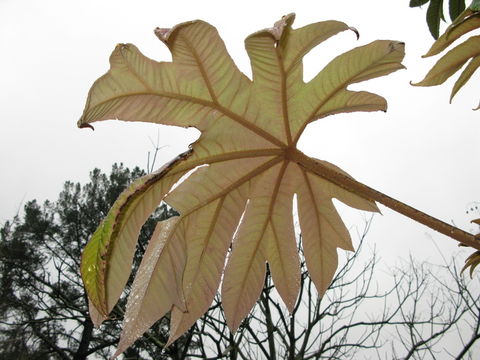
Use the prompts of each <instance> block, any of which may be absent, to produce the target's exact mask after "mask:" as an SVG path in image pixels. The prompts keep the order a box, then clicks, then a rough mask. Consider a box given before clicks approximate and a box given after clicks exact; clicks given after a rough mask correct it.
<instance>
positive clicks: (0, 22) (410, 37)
mask: <svg viewBox="0 0 480 360" xmlns="http://www.w3.org/2000/svg"><path fill="white" fill-rule="evenodd" d="M290 12H295V13H296V14H297V20H296V22H295V24H294V27H300V26H303V25H306V24H308V23H311V22H316V21H321V20H329V19H336V20H341V21H344V22H346V23H347V24H349V25H350V26H353V27H355V28H357V29H358V30H359V32H360V40H359V41H357V40H355V37H354V35H353V34H348V33H345V34H341V35H339V36H337V37H335V38H334V40H331V41H329V42H328V43H326V44H325V46H324V47H321V48H320V49H318V50H315V51H312V54H311V55H309V56H308V57H307V59H306V77H307V78H309V77H312V76H313V75H314V73H315V71H318V70H319V69H320V68H321V66H323V65H325V64H326V62H327V61H328V60H330V59H331V58H333V57H334V56H336V55H338V54H339V53H340V51H346V50H348V49H351V48H353V47H356V46H359V45H363V44H366V43H368V42H370V41H373V40H376V39H392V40H401V41H404V42H405V43H406V52H407V55H406V59H405V64H406V66H407V70H402V71H399V72H396V73H394V74H392V75H390V76H388V77H386V78H382V79H379V80H375V81H369V82H367V83H361V84H358V85H355V88H356V89H357V88H358V89H364V90H369V91H373V92H375V93H378V94H380V95H382V96H384V97H386V98H387V100H388V102H389V111H388V112H387V113H386V114H384V113H368V114H360V113H353V114H348V115H340V116H333V117H329V118H326V119H323V120H321V121H318V122H316V123H314V124H312V125H311V126H309V127H308V128H307V131H306V133H305V134H304V137H303V138H302V140H301V150H303V151H304V152H306V153H308V154H309V155H312V156H315V157H317V158H321V159H325V160H328V161H331V162H333V163H335V164H336V165H338V166H340V167H342V168H343V169H344V170H346V171H347V172H349V173H350V174H351V175H352V176H354V177H355V178H356V179H358V180H360V181H362V182H364V183H366V184H368V185H370V186H372V187H374V188H376V189H377V190H380V191H383V192H385V193H387V194H389V195H391V196H393V197H395V198H397V199H399V200H402V201H404V202H406V203H408V204H410V205H412V206H415V207H418V208H419V209H421V210H423V211H426V212H428V213H430V214H432V215H434V216H436V217H439V218H440V219H442V220H444V221H447V222H450V221H451V220H453V221H455V223H456V224H457V225H459V226H460V227H462V228H464V229H466V230H469V229H474V226H472V225H470V224H469V220H471V217H470V216H469V215H466V214H465V207H466V205H467V204H468V203H469V202H471V201H475V200H479V199H480V195H479V190H480V187H479V185H478V184H479V183H480V169H479V167H478V159H479V155H480V154H479V152H480V150H479V146H478V134H480V111H479V112H473V111H471V108H473V107H474V106H476V105H477V104H478V100H479V99H478V91H477V90H478V82H479V81H480V79H479V76H478V75H476V76H474V77H473V78H472V80H471V83H470V84H468V85H467V86H466V87H465V89H463V90H462V91H460V93H459V94H458V95H457V98H456V99H455V100H454V102H453V104H451V105H450V104H448V99H449V94H450V89H451V85H452V81H449V82H448V83H447V84H446V85H443V86H441V87H434V88H416V87H412V86H410V85H409V81H411V80H413V81H419V80H420V79H421V78H422V76H423V75H424V74H425V73H426V71H427V70H428V69H429V67H430V66H431V65H432V64H433V61H434V60H430V59H421V55H422V54H423V53H425V52H426V51H427V49H428V47H429V46H430V44H431V43H432V38H431V36H430V34H429V33H428V30H427V27H426V24H425V9H422V10H420V9H410V8H408V1H403V0H402V1H400V0H393V1H385V0H378V1H377V0H371V1H370V0H369V1H357V0H355V1H354V0H344V1H324V0H315V1H296V2H293V1H283V0H282V1H278V0H277V1H270V0H264V1H258V0H256V1H250V0H248V1H235V2H229V1H209V0H203V1H180V0H179V1H150V0H148V1H147V0H139V1H135V2H133V1H125V0H116V1H110V0H108V1H98V0H96V1H91V0H84V1H80V2H78V1H76V2H73V1H65V0H63V1H61V0H44V1H33V0H31V1H27V0H24V1H19V0H0V48H1V49H2V52H1V55H2V56H1V57H0V65H1V66H0V79H1V85H0V105H1V106H0V165H1V185H2V186H1V187H0V203H1V204H2V205H1V207H0V223H3V222H4V221H5V220H7V219H10V218H11V217H12V216H14V215H15V213H16V212H17V211H18V209H19V208H21V206H22V202H24V201H26V200H30V199H33V198H36V199H38V200H40V201H43V200H45V199H56V197H57V195H58V193H59V192H60V190H61V188H62V184H63V183H64V181H65V180H67V179H68V180H74V181H81V182H85V181H87V179H88V172H89V171H90V170H92V169H93V168H94V167H99V168H101V169H102V170H104V171H107V172H108V171H109V170H110V167H111V165H112V163H114V162H124V163H125V164H126V165H128V166H130V167H132V166H135V165H139V166H142V167H144V166H145V164H146V159H147V152H148V151H149V150H152V145H151V142H150V140H149V138H151V139H153V140H155V139H156V138H157V133H158V134H159V135H158V136H159V139H160V145H166V147H165V148H163V149H162V150H161V152H160V159H159V161H158V165H161V164H162V163H163V162H164V161H167V160H168V159H170V158H172V157H173V156H175V154H177V153H179V152H180V151H182V149H184V148H185V147H186V146H187V145H188V144H189V143H190V142H192V141H193V140H194V139H195V137H196V136H197V134H198V133H197V132H196V131H195V130H192V129H191V130H185V129H177V128H171V127H165V126H158V125H152V124H139V123H124V122H102V123H97V124H96V125H95V129H96V130H95V131H94V132H92V131H91V130H88V129H82V130H80V129H78V128H77V127H76V121H77V120H78V118H79V117H80V115H81V112H82V110H83V106H84V103H85V99H86V96H87V92H88V89H89V88H90V86H91V84H92V83H93V81H94V80H96V79H97V78H98V77H99V76H100V75H102V74H103V73H105V72H106V71H107V70H108V57H109V54H110V52H111V51H112V50H113V48H114V46H115V45H116V44H117V43H125V42H132V43H135V44H136V45H137V46H138V47H139V48H140V49H141V51H142V52H143V53H145V54H146V55H148V56H150V57H153V58H155V59H157V60H160V59H162V60H168V59H169V53H168V51H167V49H166V47H165V46H164V45H163V44H162V43H161V42H159V41H158V39H157V38H156V37H155V36H154V35H153V31H152V30H153V29H154V28H155V27H156V26H160V27H170V26H173V25H175V24H177V23H179V22H183V21H187V20H193V19H203V20H206V21H208V22H210V23H211V24H212V25H214V26H216V27H217V28H218V30H219V32H220V35H221V36H222V37H223V39H224V41H225V42H226V45H227V48H228V49H229V51H230V52H231V55H232V57H233V58H234V60H235V61H236V62H237V64H238V66H239V67H240V69H241V70H242V71H244V72H245V73H247V74H249V72H250V70H249V64H248V58H247V56H246V53H245V51H244V48H243V40H244V38H245V37H246V36H248V35H249V34H251V33H252V32H254V31H257V30H259V29H262V28H265V27H269V26H271V25H272V24H273V23H274V22H275V21H276V20H278V19H279V18H280V17H281V16H282V15H284V14H287V13H290ZM475 84H476V85H477V86H475ZM382 212H383V214H384V216H382V217H380V216H378V217H377V218H376V220H375V222H374V225H373V226H372V230H371V233H370V235H369V239H371V241H372V243H373V242H377V244H378V249H379V252H380V255H381V256H382V257H384V258H385V257H386V258H387V259H388V258H389V257H392V258H393V257H396V256H397V255H407V254H408V253H409V252H412V253H415V254H417V255H419V256H420V257H425V258H428V259H432V257H433V258H435V255H434V254H433V253H434V251H432V246H431V245H432V243H431V241H432V240H431V239H433V241H436V242H437V243H439V244H446V245H445V246H443V245H442V249H444V251H446V252H449V251H456V249H457V248H456V245H455V243H454V242H453V241H451V240H448V239H446V238H445V237H443V236H441V235H439V234H437V233H435V232H433V231H431V230H429V229H427V228H425V227H423V226H421V225H417V224H415V223H413V222H412V221H411V220H409V219H407V218H404V217H403V216H401V215H398V214H395V213H393V212H392V211H390V210H388V209H385V208H383V207H382ZM351 213H352V212H351V211H348V215H347V218H348V220H349V223H350V224H354V223H355V222H356V221H358V219H359V215H350V214H351Z"/></svg>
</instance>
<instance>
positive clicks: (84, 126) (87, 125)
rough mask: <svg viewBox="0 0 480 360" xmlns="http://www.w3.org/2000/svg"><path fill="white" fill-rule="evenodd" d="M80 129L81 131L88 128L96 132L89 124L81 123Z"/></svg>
mask: <svg viewBox="0 0 480 360" xmlns="http://www.w3.org/2000/svg"><path fill="white" fill-rule="evenodd" d="M78 127H79V128H80V129H85V128H88V129H92V131H95V128H94V127H93V126H92V125H90V124H87V123H81V122H80V121H79V122H78Z"/></svg>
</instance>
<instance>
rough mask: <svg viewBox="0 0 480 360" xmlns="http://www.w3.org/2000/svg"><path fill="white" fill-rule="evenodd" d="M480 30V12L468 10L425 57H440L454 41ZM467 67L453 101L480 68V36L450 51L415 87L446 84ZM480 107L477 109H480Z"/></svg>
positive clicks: (454, 87) (454, 90)
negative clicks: (438, 55)
mask: <svg viewBox="0 0 480 360" xmlns="http://www.w3.org/2000/svg"><path fill="white" fill-rule="evenodd" d="M478 28H480V12H478V11H473V10H472V9H470V8H467V9H465V10H464V11H463V12H462V13H461V14H460V15H459V16H458V17H457V18H456V19H455V21H454V22H453V23H452V24H451V25H450V26H449V27H448V28H447V30H446V31H445V33H444V34H442V36H440V37H439V38H438V40H436V41H435V42H434V43H433V45H432V46H431V48H430V50H429V51H428V52H427V53H426V54H425V55H424V57H429V56H434V55H437V54H440V53H441V52H442V51H444V50H445V49H447V48H448V47H449V46H450V45H451V44H452V43H453V42H454V41H456V40H458V39H459V38H460V37H461V36H463V35H465V34H467V33H469V32H470V31H472V30H475V29H478ZM465 64H467V65H466V66H465V68H464V69H463V71H462V73H461V74H460V76H459V78H458V79H457V81H456V82H455V84H454V85H453V88H452V92H451V94H450V102H451V101H452V99H453V97H454V96H455V95H456V94H457V92H458V91H459V90H460V89H461V88H462V87H463V86H464V85H465V84H466V83H467V82H468V80H469V79H470V77H471V76H472V75H473V74H474V73H475V71H476V70H477V69H478V68H479V67H480V36H472V37H470V38H469V39H467V40H465V41H464V42H462V43H460V44H459V45H457V46H455V47H454V48H453V49H450V50H449V51H447V52H446V53H445V54H444V55H443V56H442V57H441V58H440V59H439V60H438V61H437V63H436V64H435V65H434V66H433V67H432V69H430V71H429V72H428V73H427V75H425V78H424V79H423V80H422V81H420V82H418V83H415V84H412V85H415V86H435V85H440V84H443V83H444V82H445V81H446V80H447V79H449V78H450V77H451V76H452V75H453V74H455V73H456V72H458V71H459V70H460V69H461V68H462V67H463V66H464V65H465ZM479 108H480V105H479V106H478V107H477V108H475V109H474V110H478V109H479Z"/></svg>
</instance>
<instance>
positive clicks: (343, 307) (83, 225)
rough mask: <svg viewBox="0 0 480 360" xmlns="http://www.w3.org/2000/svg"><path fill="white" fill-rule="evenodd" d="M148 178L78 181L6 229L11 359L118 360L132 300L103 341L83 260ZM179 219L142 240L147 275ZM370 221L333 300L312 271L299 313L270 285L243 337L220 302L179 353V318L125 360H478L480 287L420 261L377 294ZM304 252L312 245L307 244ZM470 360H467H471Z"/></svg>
mask: <svg viewBox="0 0 480 360" xmlns="http://www.w3.org/2000/svg"><path fill="white" fill-rule="evenodd" d="M142 174H143V171H142V170H140V169H139V168H135V169H133V170H130V169H128V168H125V167H124V166H122V165H114V166H113V167H112V171H111V173H110V174H109V175H107V174H103V173H102V172H101V171H99V170H98V169H95V170H93V171H92V172H91V174H90V182H88V183H87V184H85V185H83V186H82V185H80V184H79V183H72V182H70V181H67V182H66V183H65V184H64V188H63V190H62V191H61V193H60V194H59V197H58V199H57V200H56V201H46V202H45V203H44V204H43V205H40V204H38V203H37V201H35V200H33V201H29V202H27V203H26V204H25V206H24V211H23V214H22V215H21V216H20V215H19V216H16V217H15V218H14V219H13V220H12V221H8V222H6V223H5V224H4V225H3V226H2V228H1V243H0V286H1V294H0V299H1V300H0V357H1V358H2V359H86V358H91V359H95V358H99V359H102V358H103V359H108V358H109V356H111V355H112V353H113V351H114V349H115V345H116V344H117V342H118V339H119V334H120V323H121V321H122V314H123V308H124V306H125V300H124V299H125V297H126V295H128V288H127V291H126V293H125V294H124V295H125V296H124V297H123V298H122V300H121V301H120V302H119V304H118V305H117V307H116V309H115V312H114V315H113V316H112V318H111V319H110V320H108V321H106V322H105V323H104V324H103V325H102V327H101V329H100V330H96V329H94V328H93V325H92V322H91V321H90V318H89V313H88V302H87V299H86V296H85V293H84V291H83V285H82V283H81V279H80V276H79V263H80V256H81V249H83V247H84V246H85V244H86V242H87V241H88V239H89V237H90V236H91V234H92V233H93V232H94V230H95V229H96V227H97V225H98V223H99V221H101V219H102V218H103V217H104V216H105V214H106V212H107V211H108V209H109V208H110V206H111V204H112V203H113V201H114V200H115V199H116V198H117V196H118V195H119V194H120V192H121V191H122V190H123V189H124V188H125V187H126V186H127V185H128V183H130V182H131V181H132V180H133V179H135V178H136V177H138V176H140V175H142ZM174 215H176V214H175V212H174V210H172V209H170V208H168V207H167V206H166V205H162V206H160V207H159V208H158V210H157V212H156V214H155V215H154V216H152V217H151V218H150V219H149V220H148V222H147V223H146V224H145V226H144V228H143V229H142V233H141V237H140V243H139V246H138V252H137V253H138V254H137V256H136V258H135V261H134V267H138V265H139V262H140V258H141V257H140V254H141V253H142V252H143V250H144V248H145V245H146V242H147V241H148V238H149V236H150V235H151V233H152V232H153V229H154V226H155V223H156V222H157V221H160V220H162V219H165V218H167V217H169V216H174ZM369 225H370V220H368V221H366V223H365V228H364V229H363V230H362V231H360V232H359V234H358V237H359V245H358V251H357V252H356V253H354V254H350V255H349V257H348V258H347V259H346V260H345V262H344V264H343V266H341V268H340V270H339V271H338V273H337V275H336V276H335V278H334V281H333V282H332V284H331V286H330V288H329V290H328V291H327V292H326V294H325V296H324V297H323V298H319V297H318V296H317V294H316V291H315V290H314V286H313V284H312V282H311V280H310V279H309V277H308V274H307V272H306V269H305V264H304V262H302V278H301V281H302V286H301V293H300V296H299V299H298V302H297V306H296V308H295V311H294V312H293V313H292V314H288V313H287V312H286V309H285V308H284V306H283V304H282V303H281V301H280V299H279V297H278V296H277V294H276V291H275V289H274V287H273V284H272V280H271V277H270V276H269V274H267V277H266V279H265V286H264V289H263V292H262V295H261V298H260V300H259V301H258V303H257V305H256V307H255V308H254V310H253V311H252V313H251V314H250V315H249V316H248V318H247V319H246V320H245V321H244V322H243V324H242V326H241V327H240V330H239V331H238V332H237V333H236V334H234V335H232V334H230V333H229V331H228V328H227V325H226V322H225V318H224V316H223V312H222V309H221V306H220V301H221V299H219V298H216V300H215V301H214V303H213V304H212V307H211V309H210V311H209V312H207V313H206V314H205V315H204V316H203V317H202V318H201V320H200V321H198V322H197V323H196V324H195V326H193V327H192V328H191V330H190V331H189V332H188V333H187V334H186V335H185V336H183V337H182V338H180V339H179V340H178V341H176V342H175V343H174V344H173V345H172V346H170V347H168V348H166V349H163V345H164V344H165V343H166V341H167V338H168V318H164V319H162V320H160V321H159V322H158V323H157V324H156V325H155V326H154V327H153V328H152V329H150V330H149V331H148V332H147V333H146V334H145V335H144V336H143V337H142V338H141V339H140V340H138V341H137V342H136V343H135V344H134V345H133V346H132V347H131V348H130V349H128V350H127V351H126V352H125V353H124V356H125V358H126V359H187V358H190V359H191V358H202V359H252V358H258V359H261V358H263V359H292V360H293V359H320V358H329V359H346V358H353V357H355V358H357V357H361V356H369V357H378V358H391V357H394V358H405V359H408V358H412V359H414V358H422V359H423V358H431V359H435V358H438V356H440V354H443V355H444V356H446V355H445V354H450V357H442V358H462V357H464V356H465V355H466V354H469V356H470V358H471V357H472V356H473V355H472V354H473V349H474V348H475V343H476V341H477V340H478V338H479V337H480V330H479V329H480V301H479V300H480V286H478V285H479V284H478V277H475V279H473V280H469V279H468V278H467V277H465V276H461V275H460V274H459V270H458V267H457V264H456V263H455V262H454V261H453V259H448V261H447V260H446V262H445V264H443V265H433V264H426V263H418V262H415V260H413V259H410V260H409V261H406V262H405V263H404V264H403V265H402V266H400V267H398V268H395V269H392V274H391V276H389V280H388V281H389V285H388V286H387V284H386V283H384V282H382V285H381V286H377V284H376V283H375V281H376V280H375V278H374V271H375V269H376V266H377V262H378V258H377V256H376V254H375V252H374V251H371V250H366V249H364V245H363V239H364V238H365V236H366V235H367V233H368V228H369ZM299 241H301V239H299ZM467 358H468V357H467Z"/></svg>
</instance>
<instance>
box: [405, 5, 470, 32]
mask: <svg viewBox="0 0 480 360" xmlns="http://www.w3.org/2000/svg"><path fill="white" fill-rule="evenodd" d="M427 3H429V4H428V9H427V15H426V16H427V25H428V29H429V30H430V33H431V34H432V36H433V37H434V38H435V39H438V36H439V34H440V22H441V21H445V17H444V14H443V0H411V1H410V4H409V6H410V7H418V6H422V5H425V4H427ZM463 10H465V0H449V2H448V14H449V16H450V20H451V21H453V20H455V19H456V18H457V17H458V16H459V15H460V14H461V13H462V11H463Z"/></svg>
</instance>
